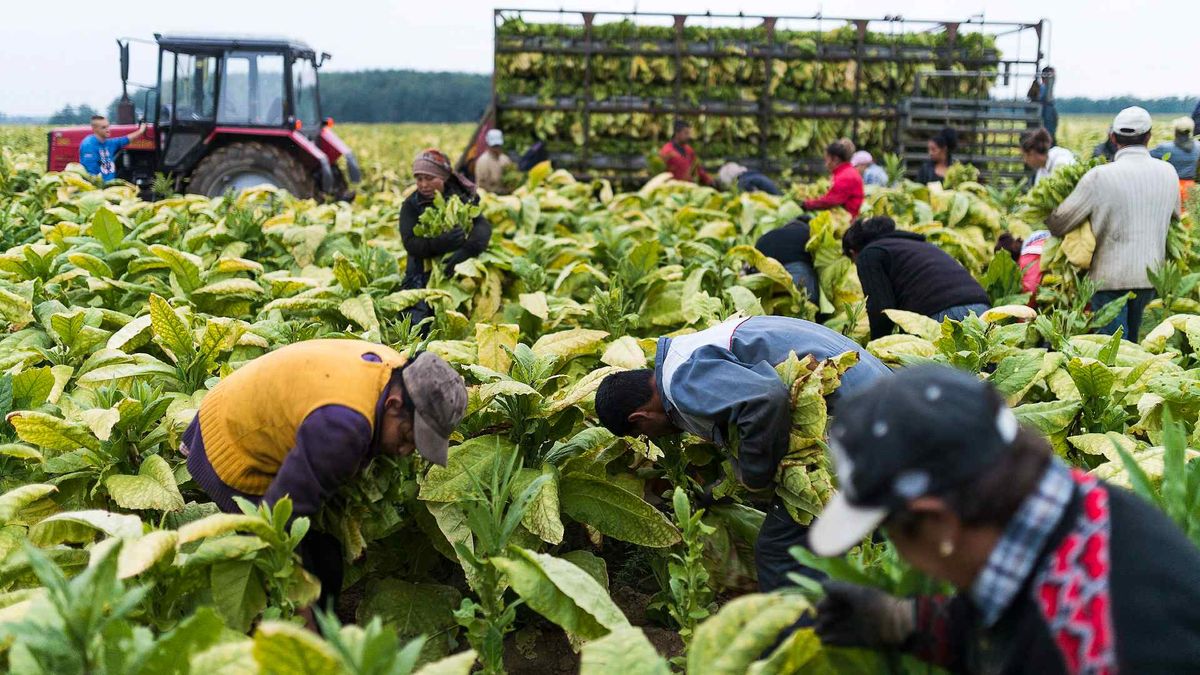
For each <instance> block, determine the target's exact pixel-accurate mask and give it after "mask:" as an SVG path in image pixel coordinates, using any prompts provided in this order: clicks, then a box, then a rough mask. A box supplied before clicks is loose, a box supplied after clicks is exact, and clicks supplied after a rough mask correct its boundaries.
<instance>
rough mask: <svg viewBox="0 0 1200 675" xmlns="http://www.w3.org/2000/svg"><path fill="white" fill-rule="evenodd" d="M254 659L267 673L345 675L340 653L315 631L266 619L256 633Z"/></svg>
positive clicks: (280, 674) (277, 674) (273, 674)
mask: <svg viewBox="0 0 1200 675" xmlns="http://www.w3.org/2000/svg"><path fill="white" fill-rule="evenodd" d="M254 660H255V661H257V662H258V666H259V668H261V669H262V671H261V672H262V673H263V674H264V675H341V673H343V672H344V668H343V666H342V662H341V659H339V658H338V653H337V652H336V651H335V650H334V649H333V647H332V646H330V645H329V644H328V643H326V642H325V641H324V640H322V639H321V636H319V635H317V634H316V633H314V632H313V631H310V630H307V629H305V628H304V627H303V626H297V625H296V624H294V623H287V622H284V621H264V622H263V623H262V624H261V625H259V627H258V630H257V631H255V633H254Z"/></svg>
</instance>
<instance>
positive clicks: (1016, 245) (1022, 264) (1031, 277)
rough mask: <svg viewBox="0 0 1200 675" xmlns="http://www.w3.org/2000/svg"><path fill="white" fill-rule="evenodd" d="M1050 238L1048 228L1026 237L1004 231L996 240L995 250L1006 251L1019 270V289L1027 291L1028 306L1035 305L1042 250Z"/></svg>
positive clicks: (1039, 278)
mask: <svg viewBox="0 0 1200 675" xmlns="http://www.w3.org/2000/svg"><path fill="white" fill-rule="evenodd" d="M1049 238H1050V232H1049V231H1048V230H1038V231H1036V232H1034V233H1033V234H1031V235H1029V238H1028V239H1024V240H1022V239H1018V238H1016V237H1014V236H1012V235H1011V234H1009V233H1007V232H1005V233H1004V234H1002V235H1000V239H999V240H998V241H997V242H996V251H1006V252H1008V254H1009V255H1011V256H1012V258H1013V260H1014V261H1015V262H1016V263H1017V267H1018V268H1020V270H1021V290H1022V291H1025V292H1026V293H1029V306H1030V307H1034V306H1036V305H1037V290H1038V286H1041V285H1042V250H1043V249H1044V248H1045V246H1046V240H1047V239H1049Z"/></svg>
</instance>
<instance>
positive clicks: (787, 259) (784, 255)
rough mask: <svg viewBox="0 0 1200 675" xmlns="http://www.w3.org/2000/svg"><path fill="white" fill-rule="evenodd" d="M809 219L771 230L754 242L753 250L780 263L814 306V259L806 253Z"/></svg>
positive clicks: (797, 220)
mask: <svg viewBox="0 0 1200 675" xmlns="http://www.w3.org/2000/svg"><path fill="white" fill-rule="evenodd" d="M810 219H811V216H800V217H799V218H797V219H796V220H793V221H792V222H790V223H788V224H787V225H784V226H783V227H778V228H775V229H774V230H771V231H770V232H768V233H766V234H764V235H763V236H761V237H759V238H758V241H756V242H754V248H757V249H758V250H759V251H762V253H763V255H766V256H769V257H771V258H774V259H776V260H778V261H779V262H781V263H783V267H784V269H786V270H787V271H788V273H789V274H791V275H792V281H793V282H794V283H795V284H796V288H802V289H804V291H805V292H807V293H808V299H809V300H810V301H812V302H814V303H816V302H817V300H818V298H819V297H820V296H819V293H820V288H819V286H818V283H817V271H816V269H815V268H814V267H813V257H812V254H811V253H809V252H808V249H807V247H808V236H809V229H808V221H809V220H810Z"/></svg>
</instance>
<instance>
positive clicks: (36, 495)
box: [0, 483, 58, 557]
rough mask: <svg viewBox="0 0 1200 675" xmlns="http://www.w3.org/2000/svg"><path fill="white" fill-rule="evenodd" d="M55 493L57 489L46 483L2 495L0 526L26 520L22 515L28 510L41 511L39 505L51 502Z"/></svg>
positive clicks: (0, 500)
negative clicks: (49, 498)
mask: <svg viewBox="0 0 1200 675" xmlns="http://www.w3.org/2000/svg"><path fill="white" fill-rule="evenodd" d="M55 492H58V488H57V487H55V486H53V485H46V484H44V483H29V484H27V485H22V486H20V487H16V488H13V489H11V490H9V491H8V492H5V493H4V494H2V495H0V525H7V524H9V523H11V522H16V521H21V520H24V518H23V516H22V513H23V512H25V511H26V510H41V509H40V507H39V503H44V502H47V501H49V500H48V497H49V496H50V495H52V494H54V493H55ZM0 557H2V556H0Z"/></svg>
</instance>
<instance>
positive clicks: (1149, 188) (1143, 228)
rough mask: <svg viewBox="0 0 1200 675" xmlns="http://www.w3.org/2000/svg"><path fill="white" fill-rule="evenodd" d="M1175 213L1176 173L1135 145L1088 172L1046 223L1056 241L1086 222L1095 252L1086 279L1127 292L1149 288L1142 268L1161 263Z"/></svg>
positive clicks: (1099, 286)
mask: <svg viewBox="0 0 1200 675" xmlns="http://www.w3.org/2000/svg"><path fill="white" fill-rule="evenodd" d="M1179 215H1180V203H1179V180H1178V178H1177V177H1176V175H1175V169H1173V168H1171V165H1170V164H1168V163H1167V162H1164V161H1162V160H1160V159H1155V158H1153V157H1151V156H1150V151H1149V150H1148V149H1146V147H1145V146H1141V145H1135V146H1130V147H1126V148H1122V149H1121V150H1120V151H1119V152H1117V156H1116V158H1115V159H1114V160H1113V161H1112V162H1111V163H1110V164H1104V165H1101V166H1098V167H1096V168H1094V169H1092V170H1091V171H1089V172H1087V174H1085V175H1084V177H1083V178H1082V179H1080V181H1079V185H1077V186H1075V191H1074V192H1072V193H1071V195H1070V196H1069V197H1067V199H1066V200H1065V201H1063V203H1062V204H1060V205H1059V207H1058V208H1057V209H1055V210H1054V213H1052V214H1050V216H1049V217H1048V218H1046V225H1047V226H1048V227H1049V228H1050V231H1051V232H1052V233H1054V234H1055V235H1057V236H1060V237H1061V236H1062V235H1064V234H1066V233H1067V232H1070V231H1071V230H1073V229H1075V228H1076V227H1079V226H1080V225H1081V224H1083V222H1084V221H1085V220H1089V219H1090V220H1091V223H1092V231H1093V232H1094V233H1095V235H1096V251H1095V253H1094V254H1093V255H1092V267H1091V271H1090V272H1089V273H1088V274H1089V276H1090V277H1091V278H1092V280H1093V281H1094V282H1095V283H1096V288H1097V290H1102V291H1113V290H1128V289H1137V288H1150V287H1151V286H1150V280H1149V279H1148V278H1147V276H1146V269H1147V268H1151V269H1153V268H1155V267H1157V266H1159V265H1161V264H1162V262H1163V258H1164V257H1165V256H1166V249H1167V230H1168V228H1169V227H1170V226H1171V218H1172V217H1179Z"/></svg>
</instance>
